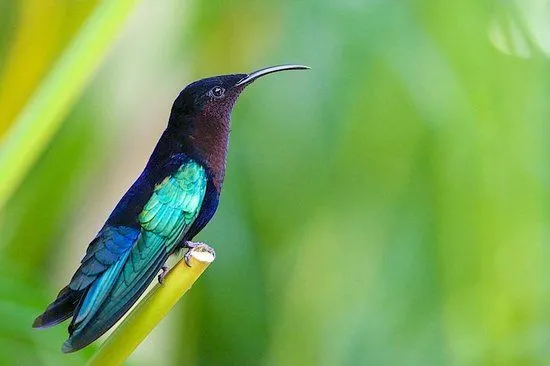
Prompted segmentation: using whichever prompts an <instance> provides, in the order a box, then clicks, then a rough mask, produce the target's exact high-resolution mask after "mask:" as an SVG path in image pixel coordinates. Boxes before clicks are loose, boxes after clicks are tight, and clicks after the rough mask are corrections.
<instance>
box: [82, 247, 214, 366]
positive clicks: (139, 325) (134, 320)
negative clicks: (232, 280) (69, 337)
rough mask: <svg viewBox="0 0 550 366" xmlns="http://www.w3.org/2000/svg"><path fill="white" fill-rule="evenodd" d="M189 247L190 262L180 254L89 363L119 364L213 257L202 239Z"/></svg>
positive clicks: (188, 287)
mask: <svg viewBox="0 0 550 366" xmlns="http://www.w3.org/2000/svg"><path fill="white" fill-rule="evenodd" d="M190 250H191V252H190V255H189V257H190V261H189V264H190V265H191V266H190V267H189V266H188V265H187V264H186V263H185V260H184V259H183V258H182V259H181V260H180V261H179V262H178V263H177V264H176V265H175V266H174V267H173V268H172V269H171V270H170V272H169V273H168V274H167V275H166V277H165V278H164V281H163V282H162V284H157V285H156V286H155V287H154V288H153V289H152V290H151V291H150V292H149V293H148V294H147V296H146V297H145V298H144V299H143V300H142V301H141V302H140V303H139V304H138V305H137V306H136V307H135V309H134V310H132V312H131V313H130V314H129V315H128V316H127V317H126V319H124V321H123V322H122V323H121V324H120V325H119V326H118V327H117V329H116V330H115V331H114V332H113V334H111V336H110V337H109V338H107V340H106V341H105V342H104V343H103V345H102V346H101V348H100V349H99V350H98V351H97V353H96V354H95V355H94V356H93V357H92V358H91V359H90V361H88V364H87V365H88V366H116V365H122V364H123V363H124V361H126V359H127V358H128V357H129V356H130V355H131V354H132V352H133V351H134V350H135V349H136V348H137V346H138V345H139V344H140V343H141V342H142V341H143V340H144V339H145V338H146V337H147V335H148V334H149V333H150V332H151V331H152V330H153V328H154V327H155V326H156V325H157V324H158V323H159V322H160V321H161V320H162V319H163V318H164V317H165V316H166V314H168V312H169V311H170V309H172V307H173V306H174V305H175V304H176V303H177V302H178V300H179V299H180V298H181V297H182V296H183V295H184V294H185V293H186V292H187V290H189V289H190V288H191V286H192V285H193V283H194V282H195V281H196V280H197V279H198V278H199V276H200V275H201V274H202V273H203V272H204V270H205V269H206V268H207V267H208V266H209V265H210V263H212V262H213V261H214V259H215V258H216V254H215V252H214V250H213V249H212V248H210V247H209V246H208V245H206V244H203V243H200V244H198V245H197V246H196V247H194V248H192V249H190Z"/></svg>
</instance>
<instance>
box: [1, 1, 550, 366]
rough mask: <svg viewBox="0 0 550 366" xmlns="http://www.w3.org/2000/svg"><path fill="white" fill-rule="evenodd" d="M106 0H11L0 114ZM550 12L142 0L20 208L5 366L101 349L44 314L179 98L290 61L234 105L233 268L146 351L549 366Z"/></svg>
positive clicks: (191, 358) (260, 359) (4, 329)
mask: <svg viewBox="0 0 550 366" xmlns="http://www.w3.org/2000/svg"><path fill="white" fill-rule="evenodd" d="M52 4H53V5H52ZM94 4H95V2H92V1H79V2H74V1H45V2H42V1H31V0H26V1H23V0H21V1H11V2H10V1H0V67H1V68H2V69H0V75H1V76H0V79H1V82H0V106H4V107H6V108H0V115H1V116H2V119H0V128H1V129H2V130H1V131H4V129H6V130H7V127H8V126H9V123H7V124H4V122H5V121H8V122H11V121H13V120H14V118H15V116H16V115H17V113H18V112H19V111H20V109H21V108H23V107H24V105H25V102H26V100H27V98H28V97H29V96H30V95H31V94H32V91H33V90H35V89H36V87H37V83H39V82H40V80H42V79H43V78H44V77H45V76H46V75H47V73H48V72H49V71H50V69H51V66H52V64H53V63H54V62H55V60H56V59H57V58H58V57H59V55H60V52H62V50H63V49H64V47H66V45H67V44H68V41H69V40H70V39H72V37H74V35H75V32H78V30H79V29H80V25H81V24H82V22H84V19H85V18H86V17H87V16H89V14H90V11H91V9H93V7H94ZM159 9H160V10H159ZM45 11H51V12H52V13H51V15H45V13H44V12H45ZM56 14H57V15H56ZM69 14H70V16H69ZM548 16H550V2H548V1H546V0H545V1H536V0H525V1H521V2H520V1H507V2H504V1H497V0H487V1H479V0H463V1H458V2H448V1H446V2H444V1H436V0H431V1H415V0H411V1H405V2H392V1H363V2H360V1H354V0H345V1H341V2H334V1H332V2H331V1H313V0H310V1H301V2H291V1H282V2H277V3H273V2H271V3H268V2H250V1H242V0H235V1H231V2H224V1H220V0H218V1H209V2H198V1H195V2H180V1H177V0H161V1H153V0H143V1H142V2H141V3H140V6H139V7H138V9H136V12H135V14H134V15H133V16H132V18H131V19H130V22H129V25H128V27H127V28H126V29H125V30H124V32H123V33H124V34H123V37H122V40H121V41H120V42H119V43H118V44H117V46H116V47H115V50H114V52H113V53H112V54H111V55H110V56H109V57H108V58H107V60H106V62H105V63H104V65H103V67H102V69H101V71H100V74H99V75H98V76H97V77H96V79H95V80H94V82H93V85H92V86H91V87H90V88H89V89H88V90H87V92H86V94H85V96H84V97H83V98H82V99H81V100H79V102H78V103H77V104H76V105H75V106H74V107H73V111H72V112H71V113H70V115H69V116H68V117H67V118H66V119H65V121H64V126H63V128H62V129H61V131H59V133H58V134H57V135H56V136H55V138H54V139H53V141H52V142H51V143H50V144H49V148H48V150H47V151H46V153H45V154H44V155H43V156H42V157H41V158H40V160H39V161H38V163H37V164H36V165H35V166H34V167H33V168H32V170H31V172H30V173H29V175H28V176H27V177H26V180H25V182H24V183H23V184H22V185H21V187H19V188H18V190H17V192H16V193H15V195H14V196H13V197H12V198H11V200H10V201H9V203H8V205H7V206H6V208H5V209H4V211H3V213H2V218H1V222H0V263H1V265H0V268H1V270H0V272H1V273H0V274H2V276H1V278H3V280H2V281H0V315H2V319H5V321H3V322H0V337H1V338H2V341H1V342H0V345H1V347H2V348H1V349H0V357H1V358H0V364H2V365H4V364H6V365H11V364H18V365H27V364H28V365H41V364H44V365H49V364H52V365H53V364H55V365H57V364H65V363H67V364H79V363H81V361H82V359H84V358H87V357H88V356H89V355H90V353H91V351H90V350H87V351H85V352H83V353H78V354H76V355H70V356H65V355H61V354H60V353H59V352H57V350H58V347H60V346H61V343H62V342H63V340H64V337H65V332H64V329H63V327H57V328H56V329H52V330H47V331H42V332H38V331H33V330H31V328H30V324H31V323H32V319H33V318H34V316H35V315H37V314H38V313H39V312H40V311H41V310H42V308H43V307H44V306H45V305H46V304H47V302H48V301H49V300H50V299H51V298H52V297H53V296H54V295H55V293H56V291H57V290H58V289H59V288H61V287H62V286H63V285H64V284H65V281H66V280H67V279H68V276H70V273H71V271H72V270H74V268H75V266H76V265H77V263H78V260H79V258H80V256H81V255H82V253H83V252H84V249H85V246H86V245H87V243H88V241H89V240H90V239H91V237H92V236H93V231H95V230H97V229H99V225H101V223H102V220H104V219H105V218H106V217H107V215H108V213H109V209H110V208H112V207H113V205H114V204H115V203H116V199H117V198H118V197H120V195H121V194H122V193H123V192H124V190H125V189H126V188H127V187H128V186H129V185H130V184H131V182H132V180H133V179H134V178H135V177H136V176H137V174H139V169H140V168H141V167H143V165H144V163H145V159H146V157H147V155H148V154H149V152H150V151H151V148H152V146H153V145H154V141H156V139H157V138H158V136H159V134H160V132H161V130H162V128H163V126H164V124H165V121H166V119H167V116H168V112H169V108H170V103H171V100H170V99H173V97H174V96H175V95H176V94H177V92H178V90H179V89H181V88H182V87H183V86H185V84H186V83H188V82H190V81H192V80H195V79H198V78H201V77H204V76H208V75H214V74H222V73H230V72H246V71H248V70H252V69H255V68H258V67H261V66H265V65H271V64H277V63H284V62H298V63H303V64H306V65H309V66H311V67H312V70H311V71H310V72H308V73H286V74H279V75H276V76H272V77H269V78H265V79H263V80H261V81H259V82H258V83H255V84H254V85H253V86H252V87H251V88H250V89H249V90H247V91H246V92H245V93H244V94H243V96H242V97H241V98H240V100H239V102H238V104H237V106H236V109H235V111H234V113H233V121H234V123H233V128H232V136H231V149H230V156H229V162H228V172H227V177H226V183H225V186H224V192H223V195H222V200H221V205H220V208H219V211H218V213H217V215H216V217H215V219H214V220H213V221H212V223H211V224H210V225H209V226H208V227H207V229H206V230H205V231H204V232H203V233H201V235H200V237H199V239H200V240H203V241H206V242H208V243H209V244H210V245H212V246H213V247H215V248H216V251H217V255H218V257H217V261H216V263H215V265H213V266H212V267H211V268H210V269H209V270H208V272H207V273H206V274H205V275H204V276H203V278H201V280H200V281H199V283H198V284H197V285H196V286H195V288H194V289H193V291H191V292H190V294H188V295H187V296H186V299H185V301H183V302H182V303H181V304H179V305H178V306H177V310H176V311H175V314H172V315H171V316H169V317H168V318H167V321H166V324H163V325H162V326H161V327H160V328H159V329H158V330H157V331H156V332H154V333H153V334H152V335H151V337H150V339H149V340H148V342H146V343H145V344H143V345H142V347H141V348H140V349H139V350H138V353H139V354H138V355H136V357H134V358H132V360H131V364H135V365H140V364H144V365H145V364H150V363H151V362H152V361H155V362H157V363H160V364H174V365H180V364H190V365H192V364H197V365H237V364H238V365H243V364H244V365H255V364H265V365H419V364H421V365H442V364H449V365H486V364H487V365H489V364H491V365H492V364H497V365H543V364H547V363H549V362H550V351H549V348H548V347H547V344H548V342H550V316H549V315H548V311H546V310H547V309H548V308H549V306H550V280H548V278H550V277H549V276H548V270H547V267H548V262H549V260H550V250H549V249H548V248H549V241H548V229H547V228H546V226H547V222H548V219H549V216H550V214H549V212H550V211H549V205H548V202H550V201H549V198H550V197H549V196H550V189H549V188H548V187H549V183H550V174H549V172H550V171H549V169H548V163H547V162H548V161H549V154H550V151H548V148H547V147H546V146H547V143H545V140H544V139H545V137H546V136H547V135H548V131H549V128H548V126H547V124H548V123H547V121H548V120H550V107H549V104H548V103H547V100H548V98H549V96H550V82H548V81H550V68H549V65H548V55H549V54H550V39H548V34H549V33H548V32H547V31H548V25H547V19H548ZM33 17H35V18H33ZM23 19H37V20H36V22H35V21H33V24H32V25H33V27H35V28H30V29H27V28H26V27H25V26H24V24H23V23H21V22H22V21H23ZM38 20H40V21H38ZM42 24H47V26H46V25H42ZM33 29H34V32H35V33H40V37H41V38H34V37H30V38H25V37H29V34H32V32H33ZM37 29H38V30H39V31H40V32H37ZM29 32H31V33H29ZM27 39H30V41H32V42H31V43H29V42H30V41H26V40H27ZM21 42H23V44H24V45H25V44H26V45H28V46H29V48H28V49H27V50H26V51H25V52H23V53H21V52H22V51H21V50H22V49H26V48H25V47H23V46H21V45H22V43H21ZM158 44H162V45H164V48H153V46H156V45H158ZM22 47H23V48H22ZM18 50H19V51H18ZM27 52H28V53H27ZM154 52H159V53H158V54H153V53H154ZM145 59H147V61H144V60H145ZM27 71H28V72H27ZM4 116H5V117H4ZM4 118H5V119H4ZM7 133H9V130H7ZM62 362H63V363H62Z"/></svg>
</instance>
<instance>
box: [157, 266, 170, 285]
mask: <svg viewBox="0 0 550 366" xmlns="http://www.w3.org/2000/svg"><path fill="white" fill-rule="evenodd" d="M160 270H161V271H162V272H161V273H159V275H158V277H157V278H158V280H159V283H160V284H161V285H162V284H163V283H164V278H165V277H166V275H167V274H168V267H166V266H162V267H161V268H160Z"/></svg>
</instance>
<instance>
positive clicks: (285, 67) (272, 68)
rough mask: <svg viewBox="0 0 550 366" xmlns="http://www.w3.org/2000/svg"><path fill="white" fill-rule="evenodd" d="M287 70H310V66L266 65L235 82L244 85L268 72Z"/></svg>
mask: <svg viewBox="0 0 550 366" xmlns="http://www.w3.org/2000/svg"><path fill="white" fill-rule="evenodd" d="M285 70H309V67H308V66H304V65H278V66H270V67H266V68H265V69H260V70H258V71H254V72H252V73H250V74H248V75H247V76H246V77H245V78H244V79H242V80H240V81H239V82H238V83H237V84H235V86H242V85H245V84H248V83H251V82H253V81H254V80H256V79H257V78H259V77H262V76H265V75H267V74H271V73H274V72H279V71H285Z"/></svg>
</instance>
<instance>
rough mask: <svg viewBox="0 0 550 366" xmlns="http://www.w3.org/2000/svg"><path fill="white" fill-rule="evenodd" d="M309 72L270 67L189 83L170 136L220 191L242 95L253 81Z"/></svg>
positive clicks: (172, 119)
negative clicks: (287, 72) (235, 110)
mask: <svg viewBox="0 0 550 366" xmlns="http://www.w3.org/2000/svg"><path fill="white" fill-rule="evenodd" d="M303 69H309V67H307V66H301V65H280V66H272V67H267V68H265V69H261V70H258V71H254V72H252V73H250V74H232V75H222V76H215V77H211V78H207V79H202V80H199V81H195V82H194V83H191V84H189V85H188V86H187V87H185V89H183V90H182V91H181V93H180V94H179V95H178V97H177V99H176V101H175V102H174V106H173V107H172V113H171V114H170V119H169V121H168V129H167V133H168V135H169V136H173V137H175V141H177V143H176V145H177V146H179V148H180V150H182V151H183V152H185V153H186V154H188V155H189V156H190V157H192V158H194V159H196V160H197V161H199V162H201V163H204V164H205V165H206V167H207V168H208V169H209V171H210V172H211V173H212V176H213V181H214V185H215V187H216V189H217V190H218V191H219V189H220V188H221V184H222V181H223V177H224V174H225V160H226V157H227V148H228V143H229V120H230V116H231V111H232V110H233V106H234V105H235V102H236V101H237V98H238V97H239V95H240V93H241V92H242V91H243V90H244V88H246V87H247V86H248V85H250V84H251V83H252V82H253V81H254V80H257V79H258V78H260V77H262V76H264V75H268V74H271V73H274V72H278V71H285V70H303Z"/></svg>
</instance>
